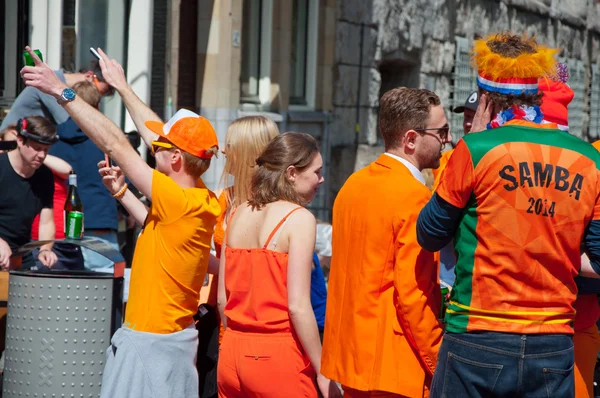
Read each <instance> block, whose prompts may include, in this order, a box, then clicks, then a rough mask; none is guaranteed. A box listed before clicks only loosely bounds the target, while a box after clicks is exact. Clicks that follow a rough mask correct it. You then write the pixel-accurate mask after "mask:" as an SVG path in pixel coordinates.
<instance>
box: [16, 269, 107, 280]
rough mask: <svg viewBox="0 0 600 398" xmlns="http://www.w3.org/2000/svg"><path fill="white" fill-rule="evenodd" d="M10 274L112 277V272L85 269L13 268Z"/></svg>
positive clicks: (71, 277)
mask: <svg viewBox="0 0 600 398" xmlns="http://www.w3.org/2000/svg"><path fill="white" fill-rule="evenodd" d="M10 275H19V276H31V277H36V278H69V279H113V278H114V277H115V276H114V274H109V273H105V272H94V271H86V270H63V269H60V270H52V269H50V270H15V271H10Z"/></svg>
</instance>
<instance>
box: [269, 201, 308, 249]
mask: <svg viewBox="0 0 600 398" xmlns="http://www.w3.org/2000/svg"><path fill="white" fill-rule="evenodd" d="M302 208H303V207H302V206H298V207H296V208H295V209H292V210H291V211H290V212H289V213H288V214H286V215H285V216H284V217H283V218H282V219H281V221H279V223H278V224H277V225H276V226H275V228H274V229H273V231H271V234H270V235H269V237H268V238H267V241H266V242H265V245H264V246H263V249H266V248H268V247H269V243H271V239H273V237H274V236H275V234H276V233H277V231H278V230H279V228H281V226H282V225H283V224H284V223H285V222H286V221H287V219H288V217H289V216H291V215H292V213H293V212H295V211H296V210H298V209H302Z"/></svg>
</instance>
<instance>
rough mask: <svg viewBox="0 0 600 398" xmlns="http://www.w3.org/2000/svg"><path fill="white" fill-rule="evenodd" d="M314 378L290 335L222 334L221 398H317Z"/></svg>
mask: <svg viewBox="0 0 600 398" xmlns="http://www.w3.org/2000/svg"><path fill="white" fill-rule="evenodd" d="M314 376H315V372H314V370H313V367H312V365H311V363H310V360H309V359H308V357H307V356H306V355H305V354H304V353H303V351H302V348H301V345H300V343H299V342H298V341H296V340H295V339H294V337H293V336H292V334H291V333H264V334H263V333H245V332H238V331H233V330H231V329H227V330H225V335H224V336H223V343H222V344H221V351H220V353H219V363H218V369H217V384H218V388H219V397H220V398H242V397H256V398H280V397H286V398H296V397H298V398H300V397H302V398H304V397H308V398H317V390H316V386H315V383H314V381H313V379H314Z"/></svg>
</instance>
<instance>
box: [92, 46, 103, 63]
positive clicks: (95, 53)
mask: <svg viewBox="0 0 600 398" xmlns="http://www.w3.org/2000/svg"><path fill="white" fill-rule="evenodd" d="M90 52H91V53H92V55H93V56H94V57H96V58H98V61H100V60H101V59H102V57H101V56H100V54H98V51H96V49H95V48H94V47H90Z"/></svg>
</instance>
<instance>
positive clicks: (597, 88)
mask: <svg viewBox="0 0 600 398" xmlns="http://www.w3.org/2000/svg"><path fill="white" fill-rule="evenodd" d="M590 92H591V95H590V98H591V101H590V131H589V134H588V135H589V137H590V138H591V139H593V140H597V139H598V138H600V68H599V67H598V64H593V65H592V84H591V86H590Z"/></svg>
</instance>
